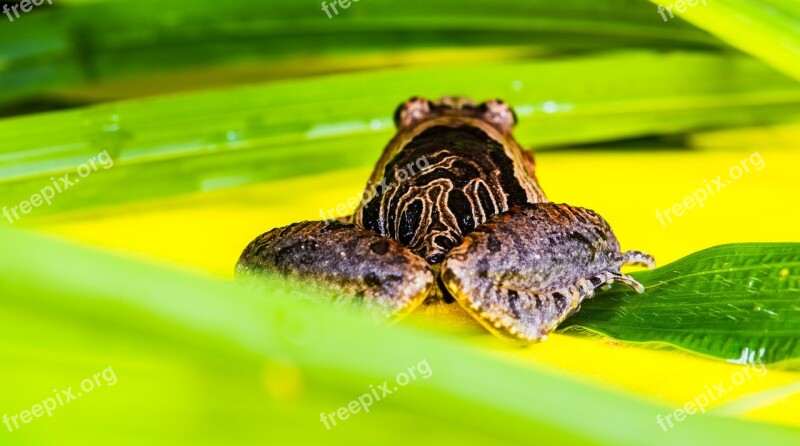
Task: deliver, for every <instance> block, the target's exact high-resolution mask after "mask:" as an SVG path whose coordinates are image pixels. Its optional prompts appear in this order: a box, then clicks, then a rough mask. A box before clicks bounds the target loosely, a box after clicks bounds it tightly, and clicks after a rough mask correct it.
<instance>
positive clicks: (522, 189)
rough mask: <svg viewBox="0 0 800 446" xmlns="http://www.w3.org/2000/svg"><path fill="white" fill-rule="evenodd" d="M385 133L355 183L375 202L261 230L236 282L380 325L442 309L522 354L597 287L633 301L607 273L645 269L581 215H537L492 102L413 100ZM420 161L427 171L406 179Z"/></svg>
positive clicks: (539, 195)
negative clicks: (326, 293)
mask: <svg viewBox="0 0 800 446" xmlns="http://www.w3.org/2000/svg"><path fill="white" fill-rule="evenodd" d="M395 121H396V123H397V126H398V132H397V135H396V136H395V137H394V138H393V139H392V141H391V142H390V143H389V145H388V146H387V147H386V150H385V151H384V153H383V155H382V156H381V159H380V160H379V161H378V163H377V165H376V167H375V170H374V172H373V174H372V176H371V178H370V180H369V182H368V183H367V191H375V193H374V194H366V196H367V197H369V199H368V200H366V201H365V202H363V203H361V205H359V207H358V208H356V210H355V213H354V214H353V216H352V217H350V218H349V219H348V220H349V221H348V223H349V224H344V223H340V222H321V221H318V222H303V223H296V224H294V225H291V226H287V227H285V228H278V229H274V230H272V231H270V232H268V233H266V234H264V235H262V236H260V237H259V238H257V239H256V240H255V241H253V242H252V243H251V244H250V245H249V246H248V247H247V248H246V249H245V251H244V253H243V254H242V257H241V258H240V259H239V263H238V265H237V272H238V273H240V274H242V273H273V274H275V273H277V274H279V275H282V276H284V277H289V278H295V279H300V280H307V281H309V282H312V283H315V284H316V285H318V286H322V287H324V288H325V289H328V290H333V291H335V293H336V294H337V295H341V296H350V297H352V298H353V299H356V300H359V301H361V302H363V303H364V304H365V305H366V306H368V307H371V308H373V309H376V310H377V311H378V312H379V313H380V314H384V315H387V316H397V315H403V314H406V313H408V312H409V311H411V310H413V309H414V308H415V307H417V306H418V305H419V304H421V303H422V302H423V301H424V300H425V299H426V297H428V296H442V297H443V298H444V300H445V301H447V300H448V299H449V298H451V297H452V298H454V299H455V300H456V301H458V302H459V304H461V306H462V307H463V308H464V309H465V310H467V312H469V313H470V314H471V315H473V316H474V317H475V318H476V319H477V320H478V321H479V322H481V323H482V324H483V325H484V326H486V327H487V328H488V329H489V330H490V331H492V332H493V333H496V334H498V335H501V336H507V337H509V336H510V337H512V338H515V339H518V340H522V341H538V340H541V339H544V338H546V336H547V334H548V333H549V332H551V331H552V330H553V329H554V328H555V327H556V326H558V324H559V323H561V321H563V320H564V319H566V318H567V317H568V316H569V315H571V314H572V313H574V312H575V311H577V310H578V308H579V306H580V303H581V302H582V301H583V300H584V299H587V298H590V297H592V296H593V295H594V290H595V288H597V287H600V286H603V285H605V284H610V283H612V282H620V283H623V284H626V285H628V286H630V287H632V288H634V289H636V290H637V291H639V292H642V291H643V290H644V287H643V286H642V285H641V284H639V283H638V282H636V280H634V279H633V278H632V277H630V276H627V275H624V274H622V273H620V268H621V267H622V266H623V265H625V264H641V265H647V266H652V265H653V259H652V257H650V256H649V255H647V254H644V253H641V252H637V251H628V252H626V253H624V254H623V253H622V252H621V251H620V248H619V242H617V239H616V237H615V236H614V234H613V232H612V231H611V228H610V227H609V225H608V223H607V222H606V221H605V220H603V218H602V217H600V216H599V215H597V214H596V213H594V212H593V211H591V210H588V209H583V208H578V207H572V206H569V205H566V204H553V203H549V202H548V200H547V198H546V197H545V195H544V192H542V189H541V188H540V187H539V184H538V182H537V181H536V177H535V175H534V162H533V156H532V154H531V152H529V151H527V150H525V149H523V148H522V147H521V146H520V145H519V144H518V143H517V142H516V141H515V140H514V138H513V136H512V135H511V130H512V128H513V126H514V124H515V117H514V114H513V112H512V111H511V109H510V108H509V107H508V106H507V105H505V104H504V103H503V102H501V101H497V100H494V101H488V102H485V103H482V104H475V103H473V102H471V101H469V100H467V99H464V98H457V97H448V98H443V99H442V100H440V101H439V102H435V103H434V102H431V101H428V100H425V99H420V98H413V99H411V100H409V101H407V102H406V103H404V104H402V105H401V106H400V107H399V108H398V110H397V113H396V115H395ZM421 159H424V160H425V164H426V168H425V169H414V168H413V166H419V165H420V164H419V161H420V160H421ZM400 171H402V172H400ZM399 179H402V181H400V180H399ZM371 195H372V196H371ZM437 276H438V279H439V280H438V282H437V281H436V280H435V277H437ZM449 300H450V301H452V299H449Z"/></svg>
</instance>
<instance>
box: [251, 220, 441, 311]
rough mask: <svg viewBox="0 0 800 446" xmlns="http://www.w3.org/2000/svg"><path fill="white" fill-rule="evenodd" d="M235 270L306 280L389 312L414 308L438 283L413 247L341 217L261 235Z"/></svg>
mask: <svg viewBox="0 0 800 446" xmlns="http://www.w3.org/2000/svg"><path fill="white" fill-rule="evenodd" d="M236 273H237V275H240V276H241V275H252V274H256V275H257V274H273V275H277V276H280V277H283V278H286V279H289V280H293V281H299V282H303V283H306V284H309V285H311V286H312V287H313V288H316V289H318V290H322V292H323V293H329V294H332V295H333V297H336V298H337V300H340V301H341V300H344V301H347V300H354V301H358V302H360V303H361V304H363V305H364V306H365V307H366V308H367V309H368V310H370V311H372V312H374V313H377V314H379V315H382V316H386V317H396V316H402V315H405V314H406V313H408V312H409V311H411V310H413V309H414V308H415V307H416V306H418V305H419V304H420V303H421V302H422V301H423V300H424V299H425V297H426V296H427V295H428V292H429V291H430V289H431V286H432V285H433V282H434V277H433V274H432V272H431V269H430V267H429V266H428V263H427V262H426V261H425V260H424V259H422V258H421V257H419V256H417V255H416V254H414V253H413V252H411V251H410V250H409V249H408V248H406V247H404V246H402V245H400V244H398V243H397V242H394V241H392V240H389V239H386V238H383V237H380V236H378V235H377V234H375V233H373V232H370V231H366V230H363V229H359V228H357V227H355V226H354V225H351V224H344V223H341V222H338V221H332V222H323V221H306V222H302V223H295V224H293V225H290V226H286V227H283V228H277V229H273V230H272V231H269V232H267V233H266V234H263V235H261V236H259V237H258V238H256V239H255V240H254V241H253V242H251V243H250V244H249V245H248V246H247V248H245V250H244V252H243V253H242V255H241V257H240V258H239V262H238V263H237V265H236ZM340 297H344V299H339V298H340Z"/></svg>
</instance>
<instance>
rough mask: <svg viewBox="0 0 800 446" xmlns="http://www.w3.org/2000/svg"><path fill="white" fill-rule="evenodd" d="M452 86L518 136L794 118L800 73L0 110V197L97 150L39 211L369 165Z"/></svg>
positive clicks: (25, 193)
mask: <svg viewBox="0 0 800 446" xmlns="http://www.w3.org/2000/svg"><path fill="white" fill-rule="evenodd" d="M626 67H627V69H626ZM454 71H455V72H469V73H470V75H469V76H453V72H454ZM455 93H457V94H467V95H470V96H472V97H473V98H476V99H488V98H492V97H501V98H503V99H505V100H507V101H508V102H509V103H511V104H513V105H514V106H515V109H516V112H517V114H518V116H519V118H520V124H519V126H518V128H519V131H518V132H516V136H517V138H518V139H519V140H520V141H521V142H522V143H523V144H524V145H542V144H551V145H552V144H569V143H577V142H590V141H602V140H610V139H615V138H626V137H633V136H639V135H649V134H664V133H674V132H684V131H689V130H692V129H697V128H705V127H716V126H730V125H740V124H747V123H751V124H752V123H763V122H784V121H790V120H795V121H797V120H800V84H798V83H797V82H795V81H793V80H792V79H789V78H786V77H785V76H783V75H781V74H778V73H775V72H774V71H773V70H771V69H769V68H768V67H765V66H764V65H763V64H761V63H758V62H756V61H753V60H750V59H746V58H742V57H735V56H717V55H709V54H691V53H688V54H673V55H669V56H665V55H662V54H651V53H624V54H615V55H603V56H596V57H585V58H579V59H566V60H562V61H553V62H528V63H514V64H504V65H498V66H493V67H483V66H480V67H478V66H472V65H464V66H458V67H449V68H447V69H441V68H431V69H404V70H392V71H380V72H374V73H358V74H348V75H340V76H332V77H324V78H315V79H307V80H296V81H285V82H276V83H272V84H267V85H263V86H257V87H249V88H240V89H231V90H226V91H219V92H211V93H198V94H192V95H182V96H173V97H165V98H155V99H141V100H135V101H128V102H119V103H112V104H107V105H100V106H92V107H87V108H85V109H80V110H73V111H64V112H58V113H47V114H40V115H34V116H30V117H22V118H12V119H6V120H3V121H0V185H1V186H2V187H0V201H2V202H3V203H8V204H9V205H12V204H13V203H19V202H21V201H22V200H27V199H29V198H30V197H31V195H33V194H35V193H37V192H38V191H40V190H41V189H42V188H44V187H47V186H49V185H50V184H51V183H52V182H53V181H56V178H57V177H61V176H63V175H64V174H65V173H71V174H72V176H73V177H76V175H75V169H76V168H77V167H78V166H80V165H81V164H82V163H86V162H87V161H88V160H90V159H91V158H92V157H95V156H97V154H98V153H100V152H102V151H104V150H107V151H108V152H109V153H110V154H111V155H112V156H113V157H114V161H115V166H114V168H113V169H110V170H102V169H101V170H99V172H97V173H95V174H93V175H92V176H91V177H88V178H86V179H84V180H83V181H82V182H81V184H80V186H78V187H72V188H70V190H69V193H64V194H60V195H59V196H58V197H57V199H56V200H54V201H53V204H52V206H48V207H42V208H39V209H37V210H36V214H37V215H43V214H45V213H52V212H58V211H61V210H65V209H75V208H81V207H86V206H99V205H103V204H110V203H113V204H116V203H121V202H125V201H131V200H137V199H144V198H155V197H163V196H169V195H174V194H179V193H186V192H195V191H206V190H212V189H220V188H227V187H233V186H239V185H244V184H252V183H256V182H260V181H266V180H272V179H276V178H285V177H292V176H297V175H304V174H312V173H318V172H325V171H331V170H338V169H344V168H348V167H353V166H367V165H370V164H372V163H373V162H374V160H375V159H377V158H378V154H379V153H380V151H381V150H382V148H383V147H384V145H385V144H386V142H387V141H388V140H389V139H390V137H391V135H392V133H393V130H394V125H393V123H392V121H391V116H392V113H393V111H394V109H395V107H396V106H397V104H399V103H400V102H401V101H403V100H405V99H407V98H408V97H410V96H412V95H423V96H429V97H438V96H440V95H446V94H455ZM51 178H52V179H51Z"/></svg>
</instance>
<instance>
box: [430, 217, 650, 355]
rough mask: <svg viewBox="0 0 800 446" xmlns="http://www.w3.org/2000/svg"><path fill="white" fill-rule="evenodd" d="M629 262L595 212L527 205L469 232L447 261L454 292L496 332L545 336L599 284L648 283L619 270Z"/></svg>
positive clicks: (446, 277) (633, 256) (640, 257)
mask: <svg viewBox="0 0 800 446" xmlns="http://www.w3.org/2000/svg"><path fill="white" fill-rule="evenodd" d="M626 261H630V262H636V263H639V262H641V263H650V261H652V258H651V257H649V256H646V255H644V254H641V253H636V252H633V251H631V252H629V253H626V254H625V255H623V254H622V253H620V250H619V243H618V242H617V239H616V237H615V236H614V234H613V233H612V231H611V228H610V227H609V225H608V223H607V222H606V221H605V220H603V218H602V217H600V216H599V215H597V214H596V213H594V212H593V211H591V210H588V209H583V208H577V207H571V206H568V205H565V204H553V203H540V204H527V205H524V206H518V207H514V208H512V209H510V210H509V211H507V212H504V213H501V214H498V215H495V216H494V217H492V218H490V219H489V220H487V221H486V222H485V223H483V224H482V225H480V226H478V227H477V228H475V230H473V232H471V233H469V234H468V235H467V236H466V237H464V240H463V241H462V243H461V244H460V245H459V246H457V247H456V248H454V249H453V250H451V251H450V252H449V253H448V255H447V257H446V258H445V260H444V263H443V264H442V282H443V284H444V286H445V287H446V288H447V290H448V291H449V292H450V294H452V296H453V297H454V298H455V299H456V300H457V301H458V302H459V303H460V304H461V306H462V307H464V308H465V309H466V310H467V311H468V312H469V313H470V314H472V315H473V316H474V317H475V318H476V319H478V321H480V322H481V323H482V324H483V325H484V326H486V327H487V328H488V329H489V330H490V331H492V332H493V333H495V334H498V335H501V336H505V337H508V336H510V337H512V338H516V339H518V340H522V341H528V342H530V341H538V340H542V339H545V338H546V337H547V334H548V333H550V332H551V331H552V330H553V329H555V328H556V326H558V324H559V323H561V322H562V321H563V320H564V319H566V318H567V317H568V316H570V315H571V314H572V313H574V312H575V311H577V310H578V308H579V306H580V304H581V302H582V301H583V300H584V299H588V298H591V297H592V296H593V295H594V292H595V289H596V288H597V287H600V286H603V285H605V284H610V283H613V282H619V283H623V284H625V285H628V286H630V287H632V288H634V289H636V290H637V291H640V292H641V291H643V290H644V287H643V286H642V285H641V284H640V283H638V282H637V281H636V280H635V279H633V278H632V277H630V276H627V275H625V274H622V273H620V268H621V267H622V265H623V263H624V262H626Z"/></svg>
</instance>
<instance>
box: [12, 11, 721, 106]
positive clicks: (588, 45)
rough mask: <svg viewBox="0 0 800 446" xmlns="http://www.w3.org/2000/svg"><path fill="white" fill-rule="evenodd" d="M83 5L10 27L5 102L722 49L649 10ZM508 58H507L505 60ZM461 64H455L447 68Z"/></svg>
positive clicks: (39, 14)
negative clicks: (405, 68)
mask: <svg viewBox="0 0 800 446" xmlns="http://www.w3.org/2000/svg"><path fill="white" fill-rule="evenodd" d="M75 3H76V2H68V3H63V2H62V3H58V5H57V6H56V7H49V6H48V7H44V8H39V9H37V11H36V14H30V15H28V16H25V17H24V20H22V19H20V20H17V21H16V22H14V23H13V26H2V27H0V85H3V86H4V87H5V88H3V89H2V90H0V103H5V102H8V101H12V100H13V101H19V100H22V99H25V98H30V97H36V96H41V95H43V94H46V93H51V94H52V93H53V92H54V90H55V89H64V88H69V87H80V86H84V85H89V86H92V85H95V84H98V83H103V82H105V81H109V80H112V81H113V80H115V79H121V78H125V77H130V76H140V77H141V76H142V75H148V74H157V73H164V72H175V71H181V70H183V71H186V70H188V69H197V68H203V67H206V68H208V67H211V68H214V69H215V68H216V67H219V66H229V67H230V66H239V69H234V70H230V71H227V72H226V71H220V70H215V71H213V72H212V73H211V74H210V75H207V76H203V75H198V73H197V72H195V73H193V74H192V75H190V76H185V77H182V78H179V79H175V78H170V77H166V78H158V77H156V78H151V79H149V80H148V81H147V82H143V80H142V79H139V82H137V83H135V84H133V85H132V86H131V87H132V88H129V89H128V91H118V92H117V96H116V97H117V98H119V97H127V96H129V95H131V94H153V93H157V92H165V91H170V90H179V89H184V88H187V87H191V86H194V87H195V88H199V87H202V86H203V85H204V84H205V85H208V84H218V83H219V81H220V78H221V79H234V80H235V79H236V77H237V76H241V77H243V80H245V81H248V82H253V81H256V80H259V79H261V80H263V79H275V78H285V77H293V76H298V75H304V74H305V75H307V74H314V73H324V72H332V71H347V70H352V69H359V68H369V67H380V66H397V65H404V64H414V63H417V62H415V58H416V57H417V55H416V52H415V50H432V49H442V48H445V49H446V48H480V47H484V48H494V47H518V48H527V50H526V51H525V52H516V53H512V54H511V55H510V57H515V58H519V57H524V56H530V55H532V54H539V53H543V52H545V53H548V52H550V53H552V52H564V51H566V52H574V51H587V50H604V49H605V50H608V49H616V48H667V47H669V48H680V49H692V48H703V49H708V48H718V47H719V45H720V44H719V42H718V41H717V40H716V39H714V38H713V37H711V36H709V35H708V34H707V33H705V32H703V31H700V30H698V29H696V28H694V27H691V26H688V25H686V24H684V23H679V22H676V23H675V24H674V25H672V26H669V27H665V26H663V25H662V24H661V23H660V22H659V21H656V20H652V19H650V16H652V15H653V12H652V11H651V9H650V8H649V7H648V6H647V5H646V4H644V3H642V2H641V1H639V0H565V1H560V2H557V3H554V2H552V1H549V0H509V1H506V2H504V3H503V7H502V8H497V7H495V6H494V5H491V4H487V3H486V2H484V1H481V0H461V1H460V2H459V7H458V8H456V9H454V8H453V7H452V3H451V2H449V1H444V0H382V1H379V2H367V1H365V2H361V3H358V4H355V3H354V4H352V6H351V7H350V8H349V9H347V10H340V14H339V15H337V16H336V17H334V19H329V18H328V17H327V15H326V14H325V13H324V12H323V11H322V9H321V8H320V2H304V1H286V2H275V1H272V2H269V3H268V4H261V3H257V2H252V1H251V0H228V1H226V2H225V3H219V2H197V1H193V0H136V1H113V2H88V3H86V2H78V4H75ZM64 4H66V6H65V7H63V5H64ZM153 11H158V14H154V13H153ZM100 17H102V20H100V19H99V18H100ZM441 17H446V19H445V20H442V19H440V18H441ZM422 57H423V58H424V55H423V56H422ZM461 57H463V58H465V59H467V60H469V59H470V57H472V56H471V55H469V54H462V55H461ZM507 57H509V54H508V52H506V51H498V52H496V54H495V56H494V58H495V60H497V59H500V58H507ZM423 60H425V61H427V62H430V59H423ZM454 62H455V61H453V60H452V59H450V60H448V58H446V57H445V58H443V59H442V60H441V61H439V63H440V64H441V63H448V64H449V63H454ZM214 77H216V78H217V79H216V80H215V79H214ZM131 90H133V92H132V91H131ZM106 91H108V89H106ZM112 93H113V92H112Z"/></svg>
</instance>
